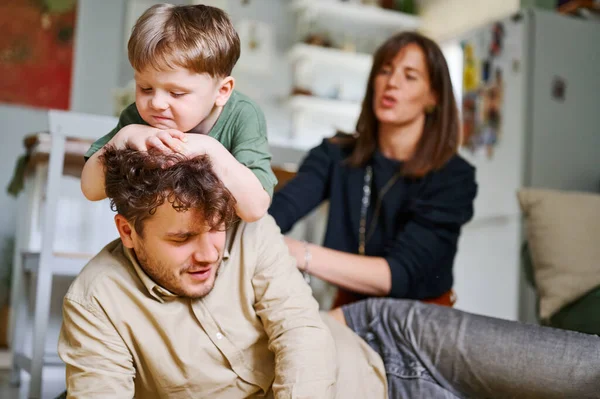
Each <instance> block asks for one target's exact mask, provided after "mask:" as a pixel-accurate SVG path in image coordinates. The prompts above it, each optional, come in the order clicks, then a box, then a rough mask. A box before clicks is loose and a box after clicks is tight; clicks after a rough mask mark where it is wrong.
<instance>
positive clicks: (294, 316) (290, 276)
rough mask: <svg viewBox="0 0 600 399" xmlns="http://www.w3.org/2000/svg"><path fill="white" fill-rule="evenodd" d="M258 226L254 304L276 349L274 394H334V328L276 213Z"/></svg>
mask: <svg viewBox="0 0 600 399" xmlns="http://www.w3.org/2000/svg"><path fill="white" fill-rule="evenodd" d="M253 225H254V226H255V228H252V229H248V231H247V233H246V234H249V235H251V237H252V238H251V239H252V240H253V241H254V242H256V248H257V258H256V269H255V271H254V275H253V277H252V285H253V287H254V295H255V298H256V302H255V305H254V308H255V310H256V314H257V315H258V317H259V318H260V320H261V321H262V324H263V326H264V328H265V332H266V333H267V336H268V337H269V350H271V351H272V352H273V353H274V354H275V379H274V381H273V393H274V394H275V397H276V398H292V397H298V398H333V397H335V380H336V373H337V363H336V352H335V350H336V349H335V347H336V346H335V342H334V341H333V337H332V335H331V332H330V331H329V329H328V328H327V326H325V324H324V323H323V320H322V319H321V317H320V315H319V311H318V304H317V302H316V300H315V299H314V298H313V296H312V292H311V289H310V287H309V286H308V284H306V282H305V281H304V279H303V278H302V275H301V274H300V272H299V271H298V270H297V268H296V264H295V263H296V262H295V261H294V259H293V258H292V257H291V256H290V254H289V252H288V249H287V247H286V245H285V243H284V241H283V236H282V235H281V234H280V232H279V228H278V227H277V225H276V224H275V221H274V220H273V218H272V217H271V216H269V215H267V216H265V217H264V218H263V219H261V220H260V221H258V222H256V223H254V224H253ZM247 227H252V225H249V226H247ZM246 238H249V237H246Z"/></svg>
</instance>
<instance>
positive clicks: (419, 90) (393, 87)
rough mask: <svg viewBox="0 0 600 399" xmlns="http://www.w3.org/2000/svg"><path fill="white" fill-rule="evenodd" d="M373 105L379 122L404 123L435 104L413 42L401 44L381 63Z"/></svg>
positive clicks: (426, 73) (422, 55)
mask: <svg viewBox="0 0 600 399" xmlns="http://www.w3.org/2000/svg"><path fill="white" fill-rule="evenodd" d="M373 102H374V104H373V108H374V110H375V116H376V117H377V120H378V121H379V123H382V124H393V125H399V126H403V125H407V124H410V123H411V122H413V121H415V120H416V119H418V118H419V117H422V116H423V115H424V114H425V109H426V108H427V107H431V106H434V105H435V104H436V101H435V95H434V94H433V93H432V92H431V87H430V82H429V71H428V68H427V63H426V61H425V55H424V54H423V51H422V50H421V48H420V47H419V46H418V45H416V44H408V45H406V46H404V47H403V48H402V49H401V50H400V51H399V52H398V54H396V56H395V57H394V58H392V59H391V60H390V62H388V63H387V64H384V65H382V66H381V68H380V70H379V71H378V73H377V75H376V76H375V82H374V96H373Z"/></svg>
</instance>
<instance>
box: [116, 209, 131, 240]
mask: <svg viewBox="0 0 600 399" xmlns="http://www.w3.org/2000/svg"><path fill="white" fill-rule="evenodd" d="M115 225H116V226H117V230H118V231H119V235H120V236H121V242H122V243H123V245H124V246H125V247H127V248H133V234H135V233H134V230H133V227H132V226H131V224H130V223H129V222H128V221H127V219H125V217H124V216H123V215H119V214H118V213H117V214H116V215H115Z"/></svg>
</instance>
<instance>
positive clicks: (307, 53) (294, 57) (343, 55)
mask: <svg viewBox="0 0 600 399" xmlns="http://www.w3.org/2000/svg"><path fill="white" fill-rule="evenodd" d="M288 59H289V60H290V61H291V62H294V63H295V62H297V61H301V60H307V61H311V62H313V63H315V64H326V65H332V66H339V67H340V68H345V69H354V70H358V71H365V72H368V71H369V70H370V69H371V64H372V63H373V57H372V56H371V55H370V54H363V53H355V52H349V51H343V50H339V49H335V48H329V47H320V46H313V45H310V44H304V43H297V44H295V45H294V46H293V47H292V48H291V50H290V51H289V53H288Z"/></svg>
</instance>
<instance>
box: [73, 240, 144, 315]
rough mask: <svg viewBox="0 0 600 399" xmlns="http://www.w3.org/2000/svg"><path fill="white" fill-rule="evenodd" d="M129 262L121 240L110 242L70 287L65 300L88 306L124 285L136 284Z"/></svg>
mask: <svg viewBox="0 0 600 399" xmlns="http://www.w3.org/2000/svg"><path fill="white" fill-rule="evenodd" d="M128 262H129V260H128V259H127V257H126V256H125V254H124V252H123V246H122V244H121V240H120V239H117V240H115V241H112V242H110V243H109V244H107V245H106V246H105V247H104V248H103V249H102V250H101V251H100V252H99V253H98V254H97V255H96V256H94V257H93V258H92V259H91V260H90V261H89V262H88V263H87V264H86V265H85V267H84V268H83V269H82V270H81V272H80V273H79V275H78V276H77V277H76V278H75V280H74V281H73V283H72V284H71V286H70V287H69V290H68V292H67V294H66V295H65V298H66V299H70V300H73V301H76V302H78V303H80V304H82V305H86V304H89V303H90V302H92V301H97V300H98V299H100V300H101V299H102V297H103V296H105V295H111V293H114V292H116V291H115V290H118V289H119V288H118V287H119V286H122V284H123V283H127V282H131V283H134V276H133V274H132V270H131V268H129V267H127V265H128Z"/></svg>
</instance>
